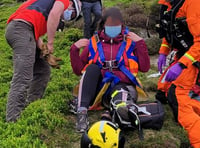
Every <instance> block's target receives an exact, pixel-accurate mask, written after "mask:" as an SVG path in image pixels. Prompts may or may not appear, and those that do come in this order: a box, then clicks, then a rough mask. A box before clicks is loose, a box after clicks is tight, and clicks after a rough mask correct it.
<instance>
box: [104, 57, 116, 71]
mask: <svg viewBox="0 0 200 148" xmlns="http://www.w3.org/2000/svg"><path fill="white" fill-rule="evenodd" d="M116 68H118V62H117V61H116V60H110V61H105V62H103V69H109V70H110V71H112V69H116Z"/></svg>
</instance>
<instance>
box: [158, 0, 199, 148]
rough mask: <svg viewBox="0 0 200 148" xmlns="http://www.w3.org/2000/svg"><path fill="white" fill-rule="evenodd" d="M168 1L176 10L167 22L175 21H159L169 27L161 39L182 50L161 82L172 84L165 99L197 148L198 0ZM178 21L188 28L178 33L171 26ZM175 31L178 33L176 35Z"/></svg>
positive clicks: (175, 26)
mask: <svg viewBox="0 0 200 148" xmlns="http://www.w3.org/2000/svg"><path fill="white" fill-rule="evenodd" d="M166 1H168V0H166ZM170 2H171V4H172V9H174V10H175V9H176V8H178V10H175V11H174V10H173V11H172V13H171V14H174V16H170V19H168V20H169V21H172V20H175V21H174V22H169V21H161V22H166V24H167V25H169V26H171V27H168V29H164V31H165V33H166V34H167V35H165V36H164V37H165V38H166V39H167V40H168V42H169V41H171V42H169V43H170V44H171V46H173V47H175V48H177V49H178V50H182V51H184V54H183V56H182V57H180V58H179V59H178V61H177V63H175V64H174V65H173V66H171V67H170V68H169V69H168V71H167V73H166V74H165V78H164V79H165V81H166V82H172V85H171V86H170V88H169V91H168V95H167V98H168V102H169V104H170V106H171V107H172V110H173V113H174V116H175V119H176V120H177V121H178V122H179V123H180V124H181V126H183V127H184V129H185V130H186V131H187V132H188V136H189V140H190V143H191V145H192V146H193V147H195V148H200V138H199V137H200V102H199V101H200V78H199V76H200V71H199V68H200V67H199V66H200V64H199V62H200V13H199V10H200V5H199V0H171V1H170ZM174 12H175V13H174ZM176 12H177V13H176ZM166 15H167V13H166ZM175 17H176V18H175ZM180 18H185V21H186V23H187V26H188V29H187V28H184V30H182V31H180V30H176V28H179V27H178V26H177V25H174V24H177V21H178V20H181V19H180ZM176 20H177V21H176ZM181 28H183V25H182V26H180V29H181ZM169 29H171V30H169ZM172 30H173V31H172ZM188 30H189V32H190V34H191V36H192V40H191V37H189V35H185V34H186V32H188ZM176 31H177V32H176ZM178 32H181V33H179V34H178ZM191 43H192V44H191ZM176 45H179V47H178V46H177V47H176ZM181 47H183V48H181ZM184 48H185V49H186V50H184Z"/></svg>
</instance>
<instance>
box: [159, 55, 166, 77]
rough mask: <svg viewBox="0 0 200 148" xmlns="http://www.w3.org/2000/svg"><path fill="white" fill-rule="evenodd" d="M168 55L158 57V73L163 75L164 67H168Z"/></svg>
mask: <svg viewBox="0 0 200 148" xmlns="http://www.w3.org/2000/svg"><path fill="white" fill-rule="evenodd" d="M166 57H167V56H166V55H164V54H160V55H159V57H158V71H159V72H160V73H163V69H162V68H163V67H164V66H165V65H166Z"/></svg>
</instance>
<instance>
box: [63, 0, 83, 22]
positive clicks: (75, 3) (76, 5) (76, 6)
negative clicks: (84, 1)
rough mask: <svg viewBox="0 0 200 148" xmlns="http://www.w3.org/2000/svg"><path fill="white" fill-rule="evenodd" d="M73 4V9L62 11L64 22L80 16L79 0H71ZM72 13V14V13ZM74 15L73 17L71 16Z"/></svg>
mask: <svg viewBox="0 0 200 148" xmlns="http://www.w3.org/2000/svg"><path fill="white" fill-rule="evenodd" d="M71 1H72V2H73V4H72V7H73V9H70V8H68V9H66V10H65V11H64V14H63V17H64V20H66V21H71V20H77V19H78V18H79V17H80V14H81V2H80V0H71ZM73 12H74V13H73ZM73 14H75V16H74V15H73Z"/></svg>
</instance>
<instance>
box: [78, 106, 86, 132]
mask: <svg viewBox="0 0 200 148" xmlns="http://www.w3.org/2000/svg"><path fill="white" fill-rule="evenodd" d="M88 125H89V121H88V117H87V110H82V111H78V112H77V122H76V131H77V132H80V133H83V132H85V131H86V130H87V129H88Z"/></svg>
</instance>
